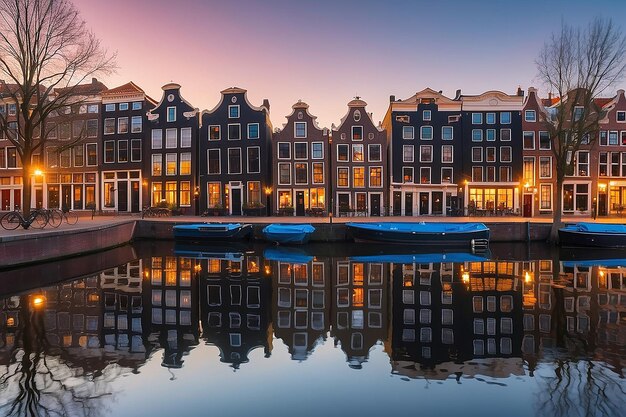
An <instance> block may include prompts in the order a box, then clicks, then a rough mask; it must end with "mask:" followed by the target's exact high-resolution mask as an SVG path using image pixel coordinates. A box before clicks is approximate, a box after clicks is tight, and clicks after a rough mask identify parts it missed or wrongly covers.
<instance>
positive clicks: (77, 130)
mask: <svg viewBox="0 0 626 417" xmlns="http://www.w3.org/2000/svg"><path fill="white" fill-rule="evenodd" d="M84 127H85V121H84V120H74V122H73V123H72V136H73V137H74V138H80V137H81V136H82V135H83V134H84V132H83V128H84Z"/></svg>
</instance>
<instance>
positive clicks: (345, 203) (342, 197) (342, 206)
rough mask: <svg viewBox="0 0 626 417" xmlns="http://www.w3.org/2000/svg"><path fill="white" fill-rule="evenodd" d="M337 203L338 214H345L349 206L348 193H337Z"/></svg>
mask: <svg viewBox="0 0 626 417" xmlns="http://www.w3.org/2000/svg"><path fill="white" fill-rule="evenodd" d="M337 205H338V207H339V215H340V216H341V215H342V214H344V215H345V214H347V213H348V209H349V208H350V194H339V195H337Z"/></svg>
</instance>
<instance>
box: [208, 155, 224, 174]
mask: <svg viewBox="0 0 626 417" xmlns="http://www.w3.org/2000/svg"><path fill="white" fill-rule="evenodd" d="M220 155H221V151H220V149H209V150H208V161H209V166H208V169H209V171H208V174H219V173H221V171H222V167H221V160H220Z"/></svg>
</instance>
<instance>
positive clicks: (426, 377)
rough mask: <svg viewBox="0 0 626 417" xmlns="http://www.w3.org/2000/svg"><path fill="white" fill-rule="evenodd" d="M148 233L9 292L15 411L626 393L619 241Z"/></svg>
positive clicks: (2, 383) (152, 410) (540, 403)
mask: <svg viewBox="0 0 626 417" xmlns="http://www.w3.org/2000/svg"><path fill="white" fill-rule="evenodd" d="M135 249H136V251H137V255H136V257H135V259H132V260H129V261H125V262H124V263H122V264H119V262H118V263H117V264H114V265H111V267H109V268H107V269H106V270H104V271H99V272H94V273H90V274H88V275H87V276H82V277H72V276H71V275H70V276H67V277H53V278H51V279H50V282H56V281H59V280H62V279H63V278H70V280H67V281H63V282H61V283H59V284H50V285H48V286H46V287H44V288H38V289H35V290H30V291H25V292H22V293H20V294H13V295H10V294H9V295H6V296H4V298H3V299H2V300H0V307H1V309H2V311H1V315H0V415H45V414H46V412H47V413H49V414H55V413H57V414H65V415H115V416H121V415H156V416H161V415H163V416H165V415H172V414H176V413H178V414H180V413H181V412H183V413H185V414H186V415H197V414H206V413H207V412H211V413H212V414H216V415H220V416H227V415H232V416H236V415H245V414H248V415H267V414H270V413H271V414H275V415H294V414H297V415H299V416H309V415H310V416H318V415H320V414H330V415H340V414H341V415H345V414H350V415H352V414H356V413H359V414H362V415H381V414H382V413H387V414H388V413H390V412H391V413H393V414H401V413H402V414H406V415H409V414H416V413H417V414H420V415H459V414H464V415H483V416H487V415H494V416H495V415H508V416H526V415H546V416H577V415H611V416H618V415H623V413H624V410H625V409H626V396H625V395H624V394H625V390H626V382H625V381H624V369H625V363H626V330H625V329H626V262H622V261H621V260H615V259H608V258H618V259H621V258H619V256H622V255H620V253H617V254H607V253H600V254H598V253H592V252H590V251H579V252H575V253H574V252H567V251H563V252H561V253H554V251H548V250H546V249H544V248H541V247H522V248H519V247H512V248H506V249H502V248H500V249H497V248H493V249H494V250H493V253H492V254H488V255H484V256H481V255H473V254H464V253H457V254H453V253H447V254H445V255H442V254H437V255H433V254H423V253H420V254H415V253H412V252H411V251H409V250H406V249H402V250H404V251H405V252H404V253H399V250H400V249H397V248H392V249H393V250H394V252H393V253H389V252H386V251H388V248H380V247H375V246H367V245H365V246H364V245H359V246H357V245H341V246H333V245H325V246H308V247H302V248H274V247H270V248H267V247H262V246H251V247H248V246H241V245H228V246H224V245H216V246H213V247H202V248H198V247H193V246H177V247H174V246H173V244H171V243H168V242H158V243H157V242H152V243H149V242H144V243H143V244H141V245H138V246H137V247H136V248H135ZM520 253H521V254H522V255H521V256H520V255H519V254H520ZM581 256H582V257H583V258H586V260H581V259H580V258H581ZM624 258H626V256H624ZM511 259H512V260H511ZM515 259H519V260H515ZM46 268H47V269H46ZM41 269H42V271H46V270H52V269H50V266H49V265H44V266H41ZM81 271H82V269H81ZM28 274H32V270H29V272H28ZM29 276H30V275H29ZM0 278H1V279H2V280H7V279H28V277H27V276H20V271H8V272H4V273H0Z"/></svg>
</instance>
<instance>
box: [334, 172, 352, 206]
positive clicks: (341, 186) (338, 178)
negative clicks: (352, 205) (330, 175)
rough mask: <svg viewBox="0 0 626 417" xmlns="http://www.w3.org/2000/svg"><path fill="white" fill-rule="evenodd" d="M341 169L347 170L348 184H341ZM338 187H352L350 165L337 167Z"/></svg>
mask: <svg viewBox="0 0 626 417" xmlns="http://www.w3.org/2000/svg"><path fill="white" fill-rule="evenodd" d="M340 170H345V171H346V172H347V174H348V175H347V178H348V185H339V171H340ZM337 188H350V167H337ZM337 201H339V200H337Z"/></svg>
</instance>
